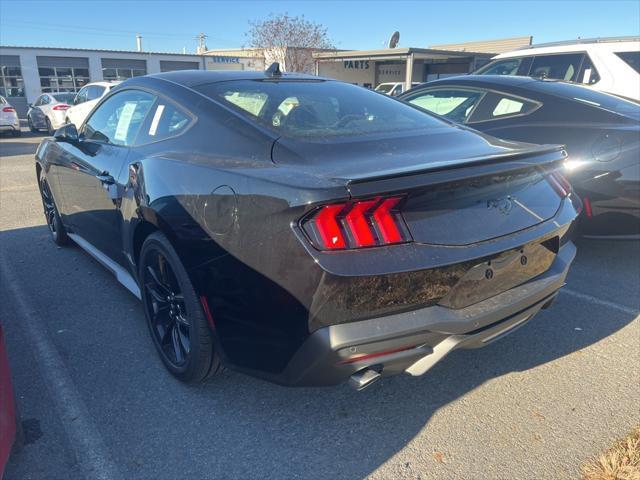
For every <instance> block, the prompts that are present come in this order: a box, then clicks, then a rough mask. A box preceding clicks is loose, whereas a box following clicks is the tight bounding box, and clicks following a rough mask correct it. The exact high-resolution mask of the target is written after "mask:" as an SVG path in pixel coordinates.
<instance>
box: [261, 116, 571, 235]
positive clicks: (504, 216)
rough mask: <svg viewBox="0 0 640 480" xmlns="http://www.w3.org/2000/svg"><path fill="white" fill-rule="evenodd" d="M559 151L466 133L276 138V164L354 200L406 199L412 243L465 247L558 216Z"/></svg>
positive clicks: (450, 130)
mask: <svg viewBox="0 0 640 480" xmlns="http://www.w3.org/2000/svg"><path fill="white" fill-rule="evenodd" d="M565 156H566V153H565V152H564V150H563V149H562V147H560V146H552V145H546V146H537V145H530V144H523V143H518V142H507V141H502V140H498V139H495V138H493V137H490V136H486V135H482V134H478V133H477V132H474V131H470V130H468V129H466V128H458V127H454V128H452V127H449V126H447V127H444V128H442V129H435V130H433V129H432V130H430V131H429V132H428V133H424V134H418V135H417V134H415V133H413V134H404V135H403V134H390V135H388V136H386V138H379V136H378V137H376V138H369V139H365V138H362V137H358V138H357V139H354V138H350V139H331V140H330V141H329V140H325V141H320V142H301V141H292V140H291V139H282V138H281V139H279V140H278V141H277V142H276V143H275V145H274V148H273V160H274V162H275V163H276V164H287V165H297V166H299V168H301V169H303V170H304V171H305V172H306V173H313V174H315V175H320V176H323V177H328V178H330V179H332V180H334V181H337V182H339V183H342V184H344V185H345V187H346V188H347V189H348V191H349V193H350V194H351V196H352V197H355V198H368V197H377V196H381V195H397V194H401V195H403V196H404V197H405V199H404V201H403V202H402V204H401V206H400V210H401V211H402V214H403V217H404V219H405V221H406V223H407V227H408V229H409V231H410V233H411V236H412V238H413V240H414V241H416V242H419V243H427V244H433V245H450V246H463V245H469V244H473V243H477V242H481V241H486V240H490V239H492V238H496V237H500V236H503V235H508V234H510V233H514V232H517V231H520V230H523V229H526V228H529V227H532V226H534V225H536V224H539V223H541V222H544V221H545V220H548V219H549V218H551V217H553V216H554V215H555V213H556V212H557V211H558V209H559V208H560V205H561V202H562V196H561V195H560V194H558V193H557V192H556V190H555V189H554V187H553V186H552V185H551V183H550V182H549V181H548V180H547V173H546V171H545V170H544V169H548V168H550V167H553V166H554V164H555V163H557V162H560V161H562V160H563V159H564V158H565Z"/></svg>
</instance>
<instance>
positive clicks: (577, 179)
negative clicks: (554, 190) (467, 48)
mask: <svg viewBox="0 0 640 480" xmlns="http://www.w3.org/2000/svg"><path fill="white" fill-rule="evenodd" d="M639 88H640V86H639ZM400 98H401V99H403V100H405V101H408V102H410V103H412V104H414V105H417V106H420V107H422V108H424V109H425V110H427V111H429V112H432V113H437V114H440V115H443V116H444V117H446V118H448V119H449V120H452V121H454V122H459V123H462V124H465V125H468V126H469V127H471V128H474V129H477V130H479V131H481V132H483V133H487V134H489V135H493V136H495V137H498V138H503V139H508V140H516V141H521V142H530V143H558V144H561V145H565V146H566V149H567V153H568V154H569V160H568V161H567V162H565V172H564V173H565V175H566V177H567V178H568V180H569V181H570V182H571V184H572V185H573V188H574V189H575V192H576V194H577V195H578V196H579V197H580V198H581V200H582V202H583V203H584V212H583V215H582V218H581V228H580V230H581V231H582V233H583V234H585V235H589V236H607V237H618V238H634V237H635V238H638V237H640V104H639V103H637V102H635V101H632V100H626V99H623V98H619V97H616V96H614V95H609V94H607V93H603V92H598V91H595V90H592V89H591V88H588V87H585V86H582V85H575V84H571V83H567V82H560V81H555V80H552V81H549V80H541V79H536V78H528V77H517V76H507V75H504V76H502V75H465V76H460V77H450V78H445V79H442V80H436V81H433V82H429V83H426V84H423V85H420V86H419V87H417V88H414V89H413V90H411V91H409V92H407V93H405V94H404V95H403V96H401V97H400Z"/></svg>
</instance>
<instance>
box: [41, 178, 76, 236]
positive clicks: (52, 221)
mask: <svg viewBox="0 0 640 480" xmlns="http://www.w3.org/2000/svg"><path fill="white" fill-rule="evenodd" d="M39 184H40V197H41V198H42V207H43V208H44V218H45V220H46V222H47V226H48V227H49V232H51V238H52V240H53V242H54V243H55V244H56V245H58V246H60V247H62V246H64V245H67V244H68V243H69V237H68V236H67V231H66V230H65V228H64V225H63V224H62V220H61V219H60V214H59V213H58V207H56V202H55V200H54V199H53V195H51V189H50V188H49V184H48V183H47V180H46V179H45V178H44V176H43V175H41V176H40V181H39Z"/></svg>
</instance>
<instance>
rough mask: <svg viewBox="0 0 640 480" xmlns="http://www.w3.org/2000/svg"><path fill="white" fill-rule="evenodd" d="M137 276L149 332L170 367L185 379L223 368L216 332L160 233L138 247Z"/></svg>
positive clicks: (194, 380) (199, 377)
mask: <svg viewBox="0 0 640 480" xmlns="http://www.w3.org/2000/svg"><path fill="white" fill-rule="evenodd" d="M138 278H139V279H140V286H141V293H142V303H143V306H144V313H145V318H146V320H147V326H148V327H149V333H150V334H151V338H152V339H153V343H154V345H155V346H156V350H157V351H158V354H159V355H160V358H161V359H162V362H163V363H164V365H165V367H166V368H167V370H169V371H170V372H171V373H172V374H173V375H174V376H175V377H176V378H177V379H179V380H181V381H182V382H185V383H197V382H201V381H203V380H205V379H206V378H208V377H210V376H213V375H215V374H216V373H218V372H219V371H220V359H219V357H218V355H217V354H216V352H215V349H214V343H213V335H212V333H211V330H210V329H209V325H208V322H207V318H206V317H205V313H204V311H203V309H202V305H201V304H200V300H199V299H198V296H197V294H196V292H195V290H194V288H193V285H192V284H191V280H190V279H189V276H188V275H187V272H186V270H185V269H184V266H183V265H182V262H181V261H180V258H179V257H178V254H177V253H176V251H175V250H174V248H173V246H172V245H171V243H169V241H168V240H167V238H166V237H165V236H164V235H163V234H162V233H160V232H156V233H153V234H151V235H149V236H148V237H147V239H146V240H145V242H144V244H143V245H142V249H141V251H140V257H139V265H138Z"/></svg>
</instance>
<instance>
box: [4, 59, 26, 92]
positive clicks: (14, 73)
mask: <svg viewBox="0 0 640 480" xmlns="http://www.w3.org/2000/svg"><path fill="white" fill-rule="evenodd" d="M0 95H2V96H3V97H24V80H23V79H22V70H21V69H20V67H17V66H11V65H0Z"/></svg>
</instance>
